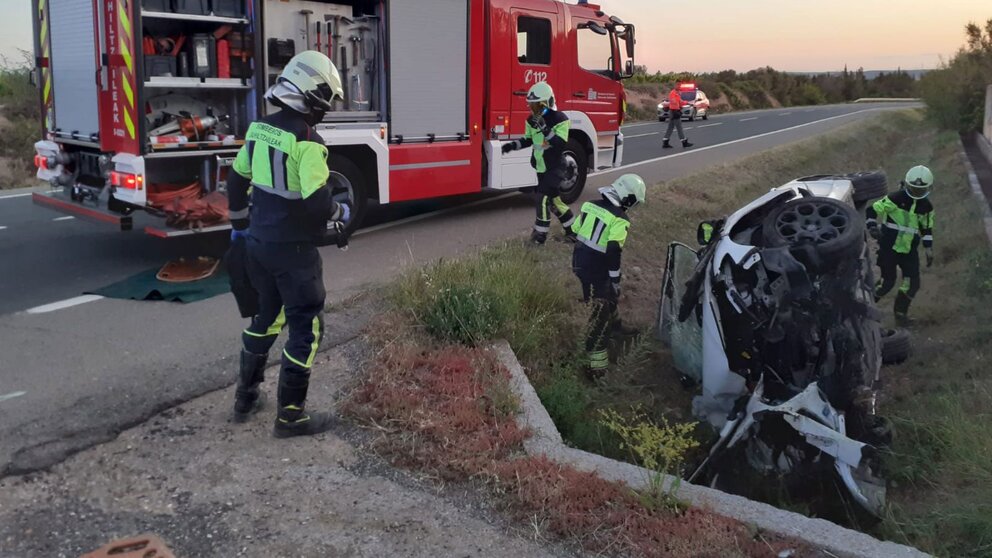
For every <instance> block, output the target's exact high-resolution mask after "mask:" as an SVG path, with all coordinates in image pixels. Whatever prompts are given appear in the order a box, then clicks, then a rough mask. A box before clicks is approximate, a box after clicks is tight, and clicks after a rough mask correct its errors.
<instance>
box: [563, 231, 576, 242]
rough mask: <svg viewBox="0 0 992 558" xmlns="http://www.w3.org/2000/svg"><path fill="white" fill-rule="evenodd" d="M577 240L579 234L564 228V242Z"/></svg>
mask: <svg viewBox="0 0 992 558" xmlns="http://www.w3.org/2000/svg"><path fill="white" fill-rule="evenodd" d="M578 241H579V235H577V234H575V232H573V231H572V230H571V229H565V242H569V243H572V244H575V243H576V242H578Z"/></svg>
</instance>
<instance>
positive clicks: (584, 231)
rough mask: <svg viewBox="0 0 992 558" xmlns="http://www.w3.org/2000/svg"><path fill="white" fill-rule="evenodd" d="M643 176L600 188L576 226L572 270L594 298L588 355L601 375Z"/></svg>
mask: <svg viewBox="0 0 992 558" xmlns="http://www.w3.org/2000/svg"><path fill="white" fill-rule="evenodd" d="M645 191H646V188H645V186H644V180H642V179H641V177H640V176H637V175H636V174H625V175H623V176H621V177H620V178H619V179H617V181H616V182H614V183H613V184H612V185H611V186H607V187H605V188H600V189H599V193H600V194H601V196H602V199H599V200H596V201H589V202H586V203H584V204H582V211H581V212H580V213H579V217H578V219H577V220H576V221H575V224H574V225H572V230H573V231H574V232H575V233H576V234H577V236H578V238H577V242H576V244H575V250H574V251H573V252H572V270H573V271H574V272H575V275H576V276H577V277H578V278H579V281H580V282H581V283H582V298H583V300H585V301H586V302H592V315H591V316H590V318H589V325H588V332H587V336H586V356H587V358H588V359H589V360H588V365H589V371H590V374H591V375H592V376H600V375H602V374H603V372H604V371H605V370H606V367H607V366H608V365H609V356H608V354H607V341H608V339H609V334H610V330H611V329H612V328H613V327H614V325H615V324H617V323H618V322H617V320H616V316H617V301H618V300H619V297H620V256H621V252H622V251H623V246H624V243H626V241H627V229H628V228H629V227H630V220H629V218H628V217H627V211H628V210H629V209H630V208H632V207H634V206H635V205H637V204H639V203H642V202H643V201H644V196H645Z"/></svg>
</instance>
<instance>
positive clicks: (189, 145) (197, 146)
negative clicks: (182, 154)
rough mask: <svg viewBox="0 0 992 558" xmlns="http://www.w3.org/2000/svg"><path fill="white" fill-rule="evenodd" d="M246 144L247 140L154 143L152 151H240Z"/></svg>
mask: <svg viewBox="0 0 992 558" xmlns="http://www.w3.org/2000/svg"><path fill="white" fill-rule="evenodd" d="M244 144H245V140H241V139H239V140H234V141H233V142H227V143H225V142H223V141H188V142H186V143H153V144H151V148H152V151H172V152H177V151H202V150H215V149H228V150H231V149H234V150H237V149H239V148H240V147H241V146H242V145H244Z"/></svg>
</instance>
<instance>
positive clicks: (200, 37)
mask: <svg viewBox="0 0 992 558" xmlns="http://www.w3.org/2000/svg"><path fill="white" fill-rule="evenodd" d="M186 53H187V56H188V58H189V75H190V77H199V78H212V77H217V41H216V39H214V36H213V35H211V34H209V33H197V34H195V35H190V36H189V37H188V38H187V40H186Z"/></svg>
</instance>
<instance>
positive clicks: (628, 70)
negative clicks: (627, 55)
mask: <svg viewBox="0 0 992 558" xmlns="http://www.w3.org/2000/svg"><path fill="white" fill-rule="evenodd" d="M624 77H634V61H633V60H627V66H626V67H625V68H624Z"/></svg>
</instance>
